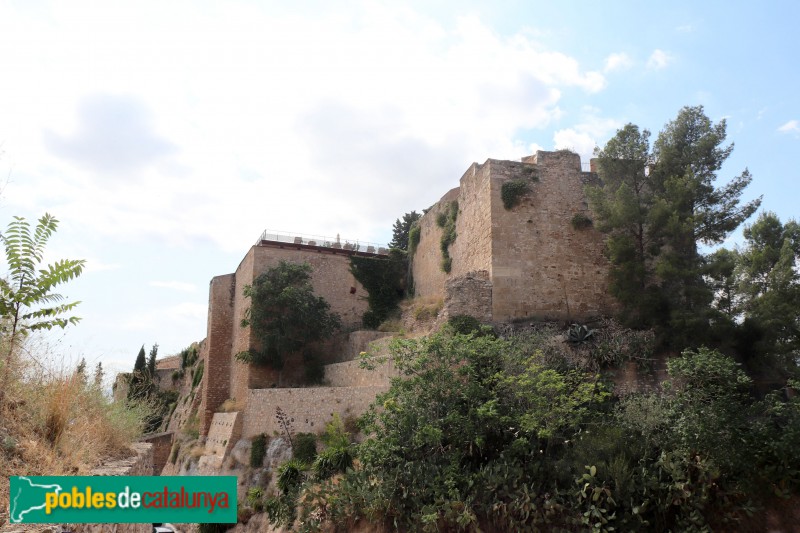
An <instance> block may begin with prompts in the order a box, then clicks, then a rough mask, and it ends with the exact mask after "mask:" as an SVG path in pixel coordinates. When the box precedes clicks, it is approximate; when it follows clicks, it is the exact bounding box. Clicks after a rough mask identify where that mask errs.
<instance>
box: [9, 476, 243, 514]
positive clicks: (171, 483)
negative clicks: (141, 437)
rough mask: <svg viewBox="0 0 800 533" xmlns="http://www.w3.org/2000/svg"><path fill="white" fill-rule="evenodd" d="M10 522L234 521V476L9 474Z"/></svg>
mask: <svg viewBox="0 0 800 533" xmlns="http://www.w3.org/2000/svg"><path fill="white" fill-rule="evenodd" d="M9 488H10V502H9V518H10V521H11V522H12V523H19V524H43V523H69V524H114V523H117V524H130V523H163V522H179V523H225V524H233V523H236V503H237V502H236V476H14V477H12V478H10V487H9Z"/></svg>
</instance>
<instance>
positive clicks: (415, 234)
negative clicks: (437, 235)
mask: <svg viewBox="0 0 800 533" xmlns="http://www.w3.org/2000/svg"><path fill="white" fill-rule="evenodd" d="M421 234H422V230H421V229H420V227H419V224H418V223H417V224H414V225H412V226H411V229H410V230H408V255H409V257H413V256H414V252H415V251H416V250H417V246H419V239H420V236H421Z"/></svg>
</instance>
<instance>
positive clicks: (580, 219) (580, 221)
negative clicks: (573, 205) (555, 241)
mask: <svg viewBox="0 0 800 533" xmlns="http://www.w3.org/2000/svg"><path fill="white" fill-rule="evenodd" d="M570 223H571V224H572V227H573V228H575V229H577V230H582V229H586V228H591V227H592V224H593V222H592V219H591V218H589V217H587V216H586V215H585V214H583V213H575V214H574V215H573V216H572V220H570Z"/></svg>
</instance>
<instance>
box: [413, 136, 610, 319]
mask: <svg viewBox="0 0 800 533" xmlns="http://www.w3.org/2000/svg"><path fill="white" fill-rule="evenodd" d="M593 177H594V175H593V174H591V173H588V172H582V171H581V162H580V157H579V156H578V155H577V154H574V153H571V152H569V151H557V152H544V151H540V152H537V153H536V155H535V156H531V157H526V158H523V160H522V161H521V162H514V161H498V160H494V159H488V160H487V161H486V162H485V163H484V164H482V165H478V164H473V165H472V166H471V167H470V168H469V169H468V170H467V172H465V173H464V175H463V176H462V177H461V182H460V186H459V188H458V189H454V190H452V191H449V192H448V193H447V194H446V195H445V196H444V197H442V199H441V200H440V201H439V202H438V203H437V204H436V205H434V206H433V207H432V208H431V209H430V210H429V211H428V212H427V213H426V214H425V215H424V216H423V217H422V219H421V220H420V228H421V232H420V235H421V238H420V244H419V246H418V247H417V251H416V253H415V254H414V257H413V263H412V272H413V276H414V286H415V289H416V295H417V296H422V297H437V298H444V300H445V312H446V314H448V315H453V314H470V315H472V316H475V317H476V318H479V319H480V320H487V319H490V320H491V321H493V322H507V321H514V320H524V319H527V318H531V319H560V320H582V319H586V318H590V317H593V316H597V315H601V314H604V313H605V314H609V313H611V312H613V310H614V309H615V308H616V302H615V301H614V300H613V299H612V297H611V296H610V295H609V294H608V272H609V265H608V261H607V260H606V258H605V256H604V254H603V250H604V242H603V236H602V235H601V234H600V233H599V232H598V231H597V230H595V229H594V228H593V227H588V228H576V227H573V224H572V219H573V217H575V216H576V215H579V214H580V215H584V216H588V217H590V218H591V213H590V212H589V207H588V203H587V201H586V198H585V195H584V191H583V187H584V183H585V182H587V181H591V180H592V179H593ZM516 179H522V180H527V181H528V183H529V191H528V192H527V193H526V194H525V195H523V197H522V198H521V202H520V203H519V204H518V205H517V206H515V207H513V208H511V209H506V208H505V206H504V205H503V201H502V196H501V192H502V187H503V184H504V183H506V182H508V181H510V180H516ZM453 200H457V201H458V205H459V215H458V218H457V220H456V235H457V236H456V240H455V242H454V243H453V244H452V245H451V246H450V249H449V251H450V256H451V258H452V270H451V272H450V273H449V274H444V273H443V272H441V268H440V263H441V258H442V255H441V251H440V250H439V238H440V235H441V230H439V229H438V228H437V226H436V222H435V221H436V216H437V214H438V213H439V212H440V211H441V210H442V209H445V208H446V207H447V206H448V205H449V204H450V202H452V201H453ZM437 230H438V231H437ZM437 269H438V270H437ZM476 273H481V274H479V275H477V274H476ZM479 277H480V278H482V281H480V282H479V279H478V278H479ZM487 304H488V305H490V307H491V312H490V313H487V312H486V308H487ZM487 314H488V315H489V316H487Z"/></svg>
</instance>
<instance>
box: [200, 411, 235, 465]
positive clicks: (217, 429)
mask: <svg viewBox="0 0 800 533" xmlns="http://www.w3.org/2000/svg"><path fill="white" fill-rule="evenodd" d="M241 435H242V414H241V413H239V412H236V413H214V419H213V420H212V421H211V428H209V431H208V438H207V439H206V452H208V453H211V454H213V455H216V456H217V457H220V458H223V457H225V456H226V455H227V454H228V452H229V451H230V450H231V449H232V448H233V445H234V444H236V441H238V440H239V438H240V437H241Z"/></svg>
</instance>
